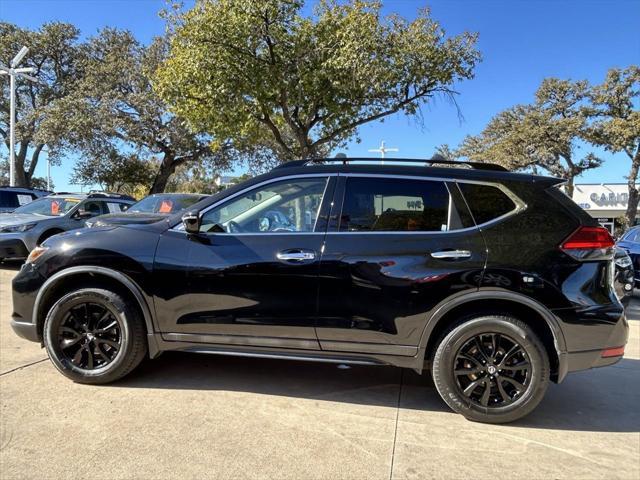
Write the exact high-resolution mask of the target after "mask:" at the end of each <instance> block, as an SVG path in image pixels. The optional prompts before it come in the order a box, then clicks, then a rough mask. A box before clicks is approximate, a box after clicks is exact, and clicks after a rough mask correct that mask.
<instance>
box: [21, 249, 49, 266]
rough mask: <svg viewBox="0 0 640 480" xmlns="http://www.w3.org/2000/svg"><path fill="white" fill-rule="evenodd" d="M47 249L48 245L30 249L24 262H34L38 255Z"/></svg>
mask: <svg viewBox="0 0 640 480" xmlns="http://www.w3.org/2000/svg"><path fill="white" fill-rule="evenodd" d="M47 250H49V247H42V246H41V247H36V248H34V249H33V250H31V253H30V254H29V256H28V257H27V262H26V263H33V262H35V261H36V260H37V259H38V258H40V256H41V255H42V254H43V253H44V252H46V251H47Z"/></svg>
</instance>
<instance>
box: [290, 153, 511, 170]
mask: <svg viewBox="0 0 640 480" xmlns="http://www.w3.org/2000/svg"><path fill="white" fill-rule="evenodd" d="M359 162H382V163H384V164H390V163H420V164H426V166H429V167H434V166H440V165H443V166H446V167H467V168H473V169H476V170H493V171H498V172H508V171H509V170H508V169H506V168H505V167H503V166H502V165H496V164H495V163H482V162H459V161H455V160H446V159H445V158H444V157H442V156H439V155H436V156H434V157H432V158H424V159H423V158H367V157H357V158H350V157H336V158H313V159H310V160H298V161H294V162H288V163H285V164H283V165H281V167H297V166H302V165H314V164H318V163H342V164H343V165H348V164H350V163H359Z"/></svg>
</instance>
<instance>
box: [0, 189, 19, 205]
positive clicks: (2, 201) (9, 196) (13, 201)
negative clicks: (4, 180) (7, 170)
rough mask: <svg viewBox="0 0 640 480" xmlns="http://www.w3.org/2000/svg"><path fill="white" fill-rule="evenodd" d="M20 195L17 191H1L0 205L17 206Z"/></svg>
mask: <svg viewBox="0 0 640 480" xmlns="http://www.w3.org/2000/svg"><path fill="white" fill-rule="evenodd" d="M19 206H20V204H19V203H18V196H17V195H16V193H15V192H0V207H2V208H17V207H19Z"/></svg>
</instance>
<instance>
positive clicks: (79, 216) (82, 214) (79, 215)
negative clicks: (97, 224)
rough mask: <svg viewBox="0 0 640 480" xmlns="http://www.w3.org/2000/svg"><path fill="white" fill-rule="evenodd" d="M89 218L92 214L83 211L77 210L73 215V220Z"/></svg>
mask: <svg viewBox="0 0 640 480" xmlns="http://www.w3.org/2000/svg"><path fill="white" fill-rule="evenodd" d="M91 217H93V214H92V213H91V212H87V211H85V210H78V211H77V212H76V213H75V215H74V218H75V219H76V220H86V219H87V218H91Z"/></svg>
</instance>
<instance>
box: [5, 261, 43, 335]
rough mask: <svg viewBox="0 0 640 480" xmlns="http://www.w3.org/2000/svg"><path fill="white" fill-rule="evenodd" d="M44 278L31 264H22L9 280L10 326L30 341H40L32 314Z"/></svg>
mask: <svg viewBox="0 0 640 480" xmlns="http://www.w3.org/2000/svg"><path fill="white" fill-rule="evenodd" d="M44 281H45V278H44V277H43V276H42V275H41V274H40V273H39V271H38V269H37V268H36V267H34V265H33V264H30V263H26V264H24V265H22V268H21V269H20V272H18V275H16V276H15V277H14V278H13V281H12V282H11V286H12V293H13V310H12V314H11V328H13V331H14V332H15V333H16V334H17V335H18V336H19V337H22V338H25V339H27V340H31V341H32V342H40V341H41V340H42V339H41V338H40V336H39V332H38V325H37V323H36V319H35V317H34V315H33V309H34V304H35V301H36V298H37V296H38V292H39V290H40V288H41V287H42V285H43V283H44Z"/></svg>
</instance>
